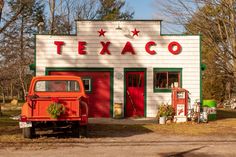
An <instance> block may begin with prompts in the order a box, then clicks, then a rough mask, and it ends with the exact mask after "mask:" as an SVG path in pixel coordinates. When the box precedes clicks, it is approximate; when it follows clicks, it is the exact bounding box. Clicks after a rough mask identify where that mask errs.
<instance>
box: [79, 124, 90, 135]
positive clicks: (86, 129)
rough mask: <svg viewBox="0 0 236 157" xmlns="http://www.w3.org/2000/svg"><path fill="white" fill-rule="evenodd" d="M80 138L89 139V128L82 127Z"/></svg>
mask: <svg viewBox="0 0 236 157" xmlns="http://www.w3.org/2000/svg"><path fill="white" fill-rule="evenodd" d="M80 137H88V126H87V125H83V126H80Z"/></svg>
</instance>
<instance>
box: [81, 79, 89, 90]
mask: <svg viewBox="0 0 236 157" xmlns="http://www.w3.org/2000/svg"><path fill="white" fill-rule="evenodd" d="M83 84H84V89H85V91H91V79H83Z"/></svg>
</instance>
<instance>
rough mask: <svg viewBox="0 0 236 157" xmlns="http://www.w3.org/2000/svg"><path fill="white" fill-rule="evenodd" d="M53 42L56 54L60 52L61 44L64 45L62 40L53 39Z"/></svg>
mask: <svg viewBox="0 0 236 157" xmlns="http://www.w3.org/2000/svg"><path fill="white" fill-rule="evenodd" d="M54 44H55V45H57V54H59V55H60V54H61V46H62V45H64V42H63V41H54Z"/></svg>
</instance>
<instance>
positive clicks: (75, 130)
mask: <svg viewBox="0 0 236 157" xmlns="http://www.w3.org/2000/svg"><path fill="white" fill-rule="evenodd" d="M71 131H72V135H73V137H80V129H79V123H74V124H73V125H72V127H71Z"/></svg>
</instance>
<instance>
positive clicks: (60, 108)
mask: <svg viewBox="0 0 236 157" xmlns="http://www.w3.org/2000/svg"><path fill="white" fill-rule="evenodd" d="M47 111H48V113H49V114H50V115H51V118H54V119H57V118H58V117H60V116H61V115H62V114H64V113H65V106H64V105H62V104H60V103H56V102H53V103H51V104H50V105H49V106H48V108H47Z"/></svg>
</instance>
